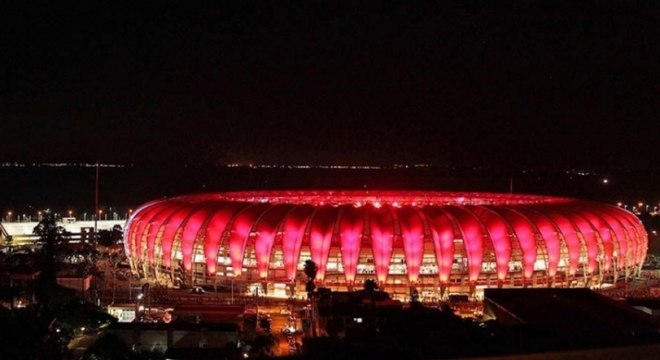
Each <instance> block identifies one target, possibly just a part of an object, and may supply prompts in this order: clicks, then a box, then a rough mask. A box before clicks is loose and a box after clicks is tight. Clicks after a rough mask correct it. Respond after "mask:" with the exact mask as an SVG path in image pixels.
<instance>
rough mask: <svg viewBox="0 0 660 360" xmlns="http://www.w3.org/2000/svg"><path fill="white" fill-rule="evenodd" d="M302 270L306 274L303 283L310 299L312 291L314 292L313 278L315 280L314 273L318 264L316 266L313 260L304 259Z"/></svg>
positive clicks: (316, 271)
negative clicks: (305, 279)
mask: <svg viewBox="0 0 660 360" xmlns="http://www.w3.org/2000/svg"><path fill="white" fill-rule="evenodd" d="M303 271H304V272H305V275H307V283H306V284H305V291H307V298H308V299H311V298H312V293H313V292H314V289H316V284H315V283H314V280H316V274H317V273H318V271H319V268H318V266H316V263H315V262H314V261H312V260H305V265H304V268H303Z"/></svg>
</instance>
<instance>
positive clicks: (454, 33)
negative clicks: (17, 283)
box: [0, 1, 660, 169]
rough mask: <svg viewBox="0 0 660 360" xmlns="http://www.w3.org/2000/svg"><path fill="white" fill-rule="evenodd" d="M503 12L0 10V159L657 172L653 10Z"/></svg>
mask: <svg viewBox="0 0 660 360" xmlns="http://www.w3.org/2000/svg"><path fill="white" fill-rule="evenodd" d="M19 3H22V2H19ZM235 3H243V2H235ZM327 3H333V2H327ZM461 3H465V2H461ZM509 3H510V2H501V3H497V4H495V3H494V2H492V1H483V2H471V4H469V5H466V4H460V3H459V4H458V5H453V6H448V5H447V4H436V6H435V7H431V6H424V7H418V6H413V5H410V4H407V3H406V2H403V3H402V4H399V5H393V6H389V5H388V6H385V5H380V6H364V7H355V6H340V5H336V4H326V3H325V2H324V3H320V2H299V3H287V5H286V6H284V5H282V4H281V3H280V2H268V3H266V4H257V5H255V4H254V3H251V4H250V5H244V6H243V5H237V4H234V5H231V6H217V5H208V6H203V7H201V6H200V7H183V6H181V5H179V6H178V7H176V8H174V7H170V5H165V4H162V5H160V6H158V7H147V6H144V5H141V4H134V5H133V6H131V7H118V6H117V5H115V4H114V2H110V3H109V5H108V6H109V7H107V8H101V7H98V6H96V7H86V8H61V7H60V6H57V7H50V8H43V7H40V8H36V9H35V8H27V7H24V5H19V6H21V8H7V7H4V9H2V15H1V16H2V17H3V19H2V24H3V25H2V31H1V32H2V34H1V35H0V39H1V40H0V41H1V43H0V44H1V45H2V50H0V61H2V64H3V65H2V66H1V67H0V161H19V162H34V161H36V162H42V161H56V162H60V161H62V162H78V161H96V160H100V161H103V162H119V163H147V162H151V163H158V164H163V163H177V164H183V163H188V164H202V165H204V164H224V163H233V162H244V163H246V162H255V163H277V164H286V163H311V164H391V163H419V162H429V163H433V164H475V165H479V164H490V165H495V166H502V167H510V166H518V165H520V166H552V167H579V166H582V167H594V168H599V167H600V168H633V169H643V168H646V167H655V168H658V167H659V165H658V164H659V162H658V161H657V160H656V159H657V155H656V154H657V152H658V149H659V143H658V140H659V139H660V122H659V121H658V120H659V118H660V109H659V106H658V105H659V104H660V101H659V96H660V7H658V6H653V5H654V2H648V4H651V5H648V6H647V5H642V3H641V2H639V3H638V2H635V1H621V2H606V3H607V6H605V2H594V3H592V4H586V5H585V3H582V4H570V3H571V2H569V3H567V4H564V5H560V6H557V7H556V6H555V5H551V4H555V2H527V1H525V2H515V4H509ZM58 5H59V4H58Z"/></svg>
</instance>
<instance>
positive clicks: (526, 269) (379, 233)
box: [124, 191, 648, 298]
mask: <svg viewBox="0 0 660 360" xmlns="http://www.w3.org/2000/svg"><path fill="white" fill-rule="evenodd" d="M647 245H648V238H647V234H646V231H645V230H644V227H643V226H642V224H641V222H640V221H639V219H637V218H636V217H635V216H634V215H633V214H631V213H630V212H628V211H626V210H624V209H621V208H618V207H616V206H612V205H608V204H604V203H597V202H591V201H583V200H576V199H571V198H560V197H548V196H536V195H519V194H496V193H471V192H470V193H468V192H460V193H459V192H451V193H450V192H421V191H268V192H266V191H262V192H228V193H213V194H197V195H189V196H181V197H175V198H170V199H163V200H157V201H153V202H150V203H147V204H145V205H143V206H141V207H140V208H138V209H136V211H134V213H133V214H132V216H131V218H130V219H129V221H128V223H127V226H126V231H125V234H124V246H125V251H126V254H127V255H128V257H129V260H130V263H131V267H132V269H133V271H134V272H136V273H138V274H139V275H140V276H141V277H143V278H148V279H155V280H158V281H165V282H167V283H168V284H171V285H172V286H179V285H184V284H187V285H215V286H218V285H226V284H229V283H231V284H232V286H234V282H236V283H238V284H242V286H243V287H242V289H250V287H251V286H258V287H261V288H262V289H263V291H265V292H266V294H268V295H271V296H290V295H300V294H302V293H303V291H304V288H305V286H304V283H305V282H306V278H305V276H304V274H303V272H302V269H303V264H304V262H305V260H308V259H311V260H313V261H314V262H315V263H316V264H317V266H318V274H317V277H316V281H317V283H318V284H319V285H323V286H325V287H329V288H331V289H335V290H351V289H354V288H361V287H362V284H363V282H364V281H365V280H367V279H375V280H377V281H378V284H379V285H380V287H381V288H383V289H385V290H386V291H388V292H390V293H391V294H394V296H395V297H397V296H399V297H401V298H405V296H406V295H407V294H409V291H410V289H412V288H414V289H416V290H417V291H419V293H420V294H421V295H422V296H423V297H426V298H442V297H445V296H447V294H451V293H466V294H472V295H477V296H478V294H479V293H480V292H482V291H483V288H487V287H598V286H606V285H609V284H614V283H616V282H617V281H619V280H623V279H628V278H630V277H631V276H635V275H636V274H637V273H639V271H640V269H641V264H642V263H643V260H644V258H645V256H646V250H647Z"/></svg>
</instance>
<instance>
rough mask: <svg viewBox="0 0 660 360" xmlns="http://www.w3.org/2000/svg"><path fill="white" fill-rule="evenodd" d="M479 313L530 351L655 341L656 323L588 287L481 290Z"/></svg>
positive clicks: (659, 339) (659, 336) (657, 338)
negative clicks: (481, 298) (516, 335)
mask: <svg viewBox="0 0 660 360" xmlns="http://www.w3.org/2000/svg"><path fill="white" fill-rule="evenodd" d="M484 315H485V317H486V318H492V319H495V321H496V323H497V324H499V326H500V329H504V331H505V333H509V334H511V333H516V334H518V335H519V337H520V340H519V341H520V342H526V341H527V342H528V344H527V346H528V350H531V352H537V351H554V350H570V349H583V348H600V347H617V346H628V345H638V344H647V343H658V342H660V326H659V325H660V324H659V323H658V321H657V320H654V319H653V318H652V317H651V316H650V315H648V314H646V313H644V312H642V311H640V310H637V309H635V308H634V307H633V306H630V305H629V304H627V303H626V302H625V301H618V300H614V299H612V298H609V297H607V296H605V295H602V294H599V293H597V292H594V291H591V290H589V289H557V288H555V289H552V288H548V289H486V290H485V292H484Z"/></svg>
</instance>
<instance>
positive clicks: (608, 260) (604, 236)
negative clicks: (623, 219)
mask: <svg viewBox="0 0 660 360" xmlns="http://www.w3.org/2000/svg"><path fill="white" fill-rule="evenodd" d="M580 214H581V215H582V216H583V217H584V218H585V219H586V220H587V221H588V222H589V223H591V226H592V227H593V228H594V229H595V230H596V233H597V234H598V235H599V236H600V240H601V242H602V247H603V260H604V263H603V268H604V269H603V270H604V271H609V270H610V268H611V267H612V254H613V251H614V249H613V246H612V236H611V229H610V227H609V225H608V224H607V223H606V222H605V221H603V219H602V218H600V217H599V216H597V215H595V214H594V213H592V212H591V211H589V210H588V209H583V210H582V211H581V212H580ZM597 241H598V238H596V242H597Z"/></svg>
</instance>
